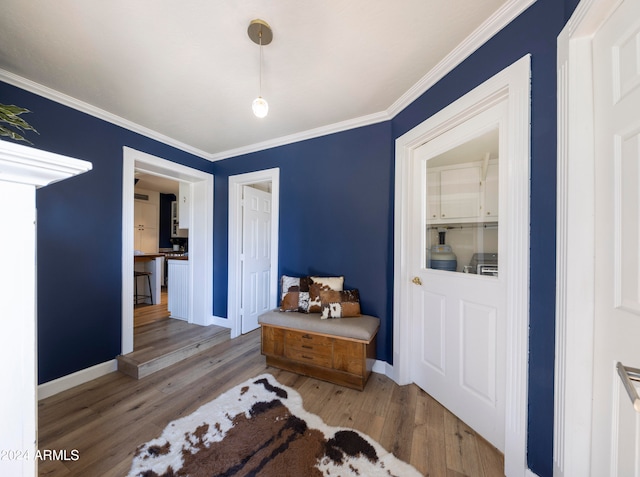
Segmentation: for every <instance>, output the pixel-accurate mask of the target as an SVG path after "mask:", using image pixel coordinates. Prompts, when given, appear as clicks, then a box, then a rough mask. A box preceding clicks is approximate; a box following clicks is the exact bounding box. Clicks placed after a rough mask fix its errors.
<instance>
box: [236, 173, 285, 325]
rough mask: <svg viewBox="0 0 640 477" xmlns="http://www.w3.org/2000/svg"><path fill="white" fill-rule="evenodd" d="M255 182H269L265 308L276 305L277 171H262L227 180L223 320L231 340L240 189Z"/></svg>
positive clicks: (238, 283) (239, 285)
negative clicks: (269, 238)
mask: <svg viewBox="0 0 640 477" xmlns="http://www.w3.org/2000/svg"><path fill="white" fill-rule="evenodd" d="M258 182H271V210H272V213H271V280H270V285H269V288H270V290H269V304H270V306H271V308H275V307H276V305H277V303H278V243H279V241H280V240H279V224H280V169H279V168H277V167H276V168H273V169H265V170H262V171H256V172H249V173H246V174H238V175H234V176H229V230H228V237H229V240H228V242H227V243H228V247H229V259H228V280H227V289H228V290H227V319H228V320H229V325H230V326H229V327H230V328H231V338H236V337H237V336H239V335H240V333H241V328H242V327H241V323H240V318H239V314H240V294H239V291H240V290H241V289H242V283H241V274H240V249H239V243H240V240H241V239H242V207H241V202H242V186H244V185H248V184H256V183H258Z"/></svg>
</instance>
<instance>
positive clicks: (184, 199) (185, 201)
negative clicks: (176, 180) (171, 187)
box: [178, 182, 191, 229]
mask: <svg viewBox="0 0 640 477" xmlns="http://www.w3.org/2000/svg"><path fill="white" fill-rule="evenodd" d="M190 217H191V184H189V183H186V182H180V186H179V191H178V219H179V221H180V228H181V229H188V228H189V227H190V225H191V224H190V223H189V222H190V219H189V218H190Z"/></svg>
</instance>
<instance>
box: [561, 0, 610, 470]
mask: <svg viewBox="0 0 640 477" xmlns="http://www.w3.org/2000/svg"><path fill="white" fill-rule="evenodd" d="M619 3H620V0H597V1H596V0H582V1H581V2H580V3H579V4H578V7H577V8H576V9H575V11H574V12H573V15H572V16H571V18H570V19H569V21H568V22H567V24H566V25H565V27H564V29H563V30H562V32H561V33H560V35H559V36H558V60H557V68H558V70H557V78H558V81H557V82H558V165H557V170H558V174H557V216H556V222H557V228H556V230H557V235H556V254H557V255H556V361H555V410H554V434H555V435H554V451H553V471H554V472H553V475H554V476H563V475H567V476H570V475H585V476H586V475H590V460H589V459H585V456H589V455H591V434H592V425H591V419H592V405H591V403H592V400H593V367H594V364H593V352H594V341H593V340H594V325H595V299H594V288H595V280H594V273H595V261H594V256H595V234H594V232H595V220H594V217H595V174H594V170H595V150H594V143H593V140H590V141H585V139H584V138H593V137H594V136H593V135H594V119H595V117H594V110H593V93H594V90H593V73H592V72H593V69H592V67H593V62H592V57H591V54H592V53H591V52H592V42H593V37H594V35H595V33H596V32H597V30H598V29H599V28H600V26H601V25H602V24H603V23H604V22H605V21H606V20H607V19H608V18H609V15H610V14H611V13H612V12H613V10H614V9H615V8H616V7H617V6H618V4H619Z"/></svg>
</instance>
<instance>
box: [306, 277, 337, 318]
mask: <svg viewBox="0 0 640 477" xmlns="http://www.w3.org/2000/svg"><path fill="white" fill-rule="evenodd" d="M309 279H310V282H309V313H320V312H321V311H322V302H321V301H320V292H321V291H322V290H335V291H342V287H343V286H344V277H309Z"/></svg>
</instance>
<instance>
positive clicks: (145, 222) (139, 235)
mask: <svg viewBox="0 0 640 477" xmlns="http://www.w3.org/2000/svg"><path fill="white" fill-rule="evenodd" d="M133 218H134V223H133V234H134V239H133V240H134V249H135V250H140V251H142V252H144V253H158V240H159V239H158V206H157V205H156V204H154V203H152V202H147V201H143V200H135V201H134V212H133Z"/></svg>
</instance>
